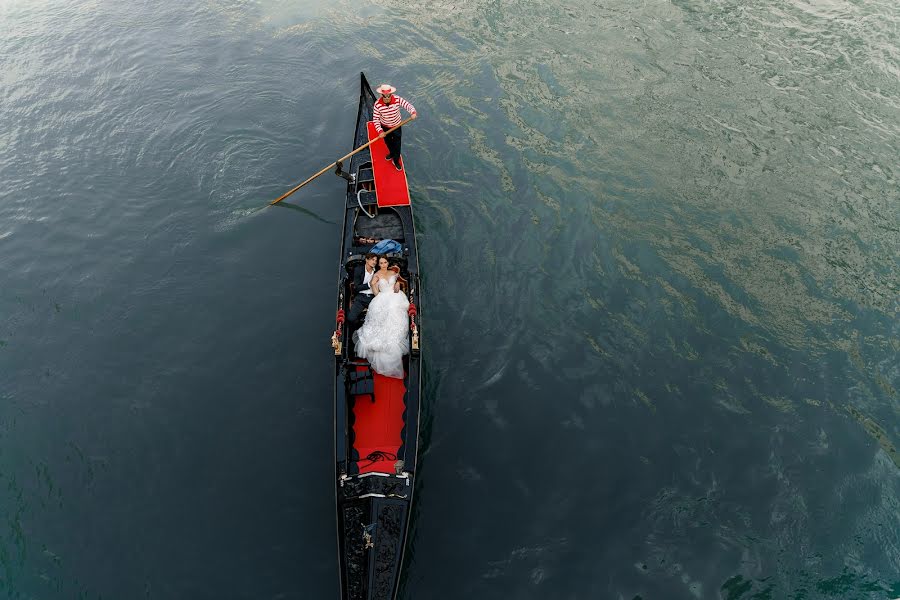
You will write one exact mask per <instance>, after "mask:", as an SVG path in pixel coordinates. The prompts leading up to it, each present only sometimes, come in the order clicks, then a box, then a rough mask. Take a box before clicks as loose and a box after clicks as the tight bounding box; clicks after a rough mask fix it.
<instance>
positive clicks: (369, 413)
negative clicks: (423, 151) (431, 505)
mask: <svg viewBox="0 0 900 600" xmlns="http://www.w3.org/2000/svg"><path fill="white" fill-rule="evenodd" d="M391 168H392V169H393V167H391ZM373 375H374V381H375V402H372V399H371V396H369V395H368V394H365V395H360V396H356V402H354V404H353V415H354V417H355V421H354V423H353V432H354V434H356V437H355V441H354V442H353V447H354V448H356V451H357V452H359V461H360V462H359V472H360V473H370V472H372V471H377V472H380V473H393V472H394V462H396V461H395V460H381V461H377V462H374V463H371V464H369V461H367V460H365V458H366V456H368V455H369V454H371V453H372V452H374V451H376V450H380V451H381V452H389V453H390V454H392V455H396V454H397V451H398V450H399V449H400V445H401V444H402V443H403V439H402V438H401V437H400V433H401V431H402V430H403V413H404V411H405V409H406V406H405V405H404V404H403V395H404V394H405V393H406V386H404V385H403V380H402V379H396V378H394V377H384V376H383V375H379V374H377V373H373Z"/></svg>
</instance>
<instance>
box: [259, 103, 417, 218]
mask: <svg viewBox="0 0 900 600" xmlns="http://www.w3.org/2000/svg"><path fill="white" fill-rule="evenodd" d="M412 120H413V117H408V118H406V119H404V120H403V121H400V124H399V125H397V126H396V127H391V128H390V129H388V130H387V131H385V132H384V133H385V135H387V134H388V133H390V132H392V131H394V130H395V129H400V128H401V127H403V126H404V125H406V124H407V123H409V122H410V121H412ZM377 139H379V138H375V139H374V140H371V141H370V142H369V143H368V144H363V145H362V146H360V147H359V148H357V149H356V150H354V151H353V152H351V153H350V154H348V155H347V156H342V157H341V158H339V159H337V160H336V161H334V162H333V163H331V164H330V165H328V166H327V167H325V168H324V169H322V170H321V171H319V172H318V173H316V174H315V175H313V176H312V177H310V178H309V179H307V180H306V181H304V182H303V183H301V184H300V185H298V186H297V187H295V188H293V189H291V190H289V191H288V192H287V193H285V194H282V195H281V196H279V197H278V198H275V199H274V200H272V201H271V202H269V206H271V205H273V204H278V203H279V202H281V201H282V200H284V199H285V198H287V197H288V196H290V195H291V194H293V193H294V192H296V191H297V190H299V189H300V188H302V187H303V186H304V185H306V184H307V183H309V182H310V181H312V180H313V179H315V178H316V177H318V176H319V175H321V174H322V173H325V172H326V171H329V170H331V169H332V168H334V166H335V165H337V164H338V163H339V162H344V161H345V160H347V159H348V158H350V157H351V156H353V155H354V154H356V153H357V152H360V151H362V150H365V149H366V148H368V147H369V146H370V145H372V144H373V143H375V140H377Z"/></svg>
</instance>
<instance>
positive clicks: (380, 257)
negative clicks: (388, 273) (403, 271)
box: [375, 254, 391, 267]
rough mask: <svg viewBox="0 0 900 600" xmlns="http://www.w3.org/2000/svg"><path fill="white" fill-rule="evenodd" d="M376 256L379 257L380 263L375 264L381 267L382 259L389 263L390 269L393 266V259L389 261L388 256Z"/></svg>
mask: <svg viewBox="0 0 900 600" xmlns="http://www.w3.org/2000/svg"><path fill="white" fill-rule="evenodd" d="M376 256H377V257H378V262H377V263H375V264H376V265H378V266H381V259H382V258H383V259H384V260H386V261H387V263H388V267H390V266H391V259H389V258H388V257H387V256H385V255H384V254H377V255H376Z"/></svg>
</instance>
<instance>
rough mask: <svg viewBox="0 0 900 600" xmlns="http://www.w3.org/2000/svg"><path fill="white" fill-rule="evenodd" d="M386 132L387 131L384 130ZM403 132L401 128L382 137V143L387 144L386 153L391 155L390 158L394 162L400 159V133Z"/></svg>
mask: <svg viewBox="0 0 900 600" xmlns="http://www.w3.org/2000/svg"><path fill="white" fill-rule="evenodd" d="M385 131H387V129H385ZM401 131H403V128H402V127H399V128H397V129H396V130H395V131H392V132H391V133H389V134H387V135H386V136H384V143H385V144H387V149H388V152H390V153H391V156H392V157H393V158H394V160H397V159H398V158H400V132H401Z"/></svg>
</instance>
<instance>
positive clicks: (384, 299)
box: [353, 275, 409, 379]
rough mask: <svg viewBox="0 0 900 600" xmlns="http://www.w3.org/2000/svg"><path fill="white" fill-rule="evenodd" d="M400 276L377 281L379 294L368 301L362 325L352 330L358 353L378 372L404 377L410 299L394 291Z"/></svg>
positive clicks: (407, 348)
mask: <svg viewBox="0 0 900 600" xmlns="http://www.w3.org/2000/svg"><path fill="white" fill-rule="evenodd" d="M396 281H397V276H396V275H393V276H392V277H390V278H388V279H387V280H384V279H380V280H379V281H378V294H376V296H375V297H374V298H372V301H371V302H370V303H369V311H368V312H367V313H366V320H365V322H364V323H363V326H362V327H360V328H359V329H358V330H356V332H355V333H354V334H353V344H354V345H355V346H356V355H357V356H358V357H360V358H365V359H366V360H368V361H369V365H370V366H371V367H372V370H374V371H375V372H376V373H378V374H380V375H384V376H386V377H396V378H398V379H403V355H404V354H409V315H408V314H407V312H406V311H407V310H408V309H409V300H407V298H406V294H404V293H403V292H396V293H395V292H394V283H395V282H396Z"/></svg>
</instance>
